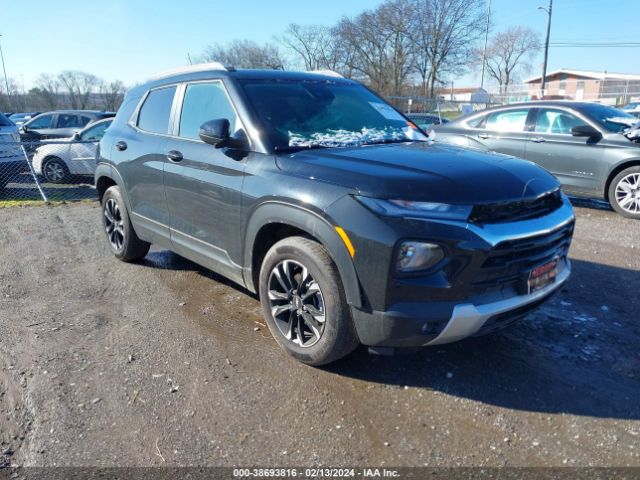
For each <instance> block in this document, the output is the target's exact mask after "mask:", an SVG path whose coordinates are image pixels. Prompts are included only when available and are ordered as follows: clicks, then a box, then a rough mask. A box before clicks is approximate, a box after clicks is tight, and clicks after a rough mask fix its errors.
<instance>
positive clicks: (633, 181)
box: [609, 167, 640, 219]
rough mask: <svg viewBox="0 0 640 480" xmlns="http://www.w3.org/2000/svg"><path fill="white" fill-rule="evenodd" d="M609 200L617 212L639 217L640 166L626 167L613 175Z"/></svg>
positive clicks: (630, 216)
mask: <svg viewBox="0 0 640 480" xmlns="http://www.w3.org/2000/svg"><path fill="white" fill-rule="evenodd" d="M609 202H610V203H611V206H612V207H613V209H614V210H615V211H616V212H618V213H619V214H621V215H623V216H625V217H627V218H634V219H640V167H631V168H627V169H626V170H623V171H622V172H620V173H619V174H618V175H616V176H615V177H614V179H613V180H612V181H611V185H609Z"/></svg>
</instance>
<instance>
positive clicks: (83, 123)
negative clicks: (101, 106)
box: [79, 115, 91, 127]
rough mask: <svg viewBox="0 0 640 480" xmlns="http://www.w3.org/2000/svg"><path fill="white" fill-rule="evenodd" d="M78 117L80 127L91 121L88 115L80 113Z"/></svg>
mask: <svg viewBox="0 0 640 480" xmlns="http://www.w3.org/2000/svg"><path fill="white" fill-rule="evenodd" d="M79 118H80V126H81V127H84V126H86V125H87V124H88V123H89V122H91V118H89V117H85V116H83V115H80V117H79Z"/></svg>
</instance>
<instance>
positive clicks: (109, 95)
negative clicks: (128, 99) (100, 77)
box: [99, 80, 126, 112]
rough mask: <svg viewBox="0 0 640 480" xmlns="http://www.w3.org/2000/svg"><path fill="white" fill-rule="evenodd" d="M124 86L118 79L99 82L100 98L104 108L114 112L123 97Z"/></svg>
mask: <svg viewBox="0 0 640 480" xmlns="http://www.w3.org/2000/svg"><path fill="white" fill-rule="evenodd" d="M125 92H126V88H125V86H124V83H122V82H121V81H120V80H115V81H113V82H100V87H99V93H100V99H101V100H102V104H103V107H104V109H105V110H107V111H112V112H115V111H116V110H118V108H119V107H120V105H121V104H122V100H123V99H124V94H125Z"/></svg>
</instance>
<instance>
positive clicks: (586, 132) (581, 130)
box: [571, 125, 602, 138]
mask: <svg viewBox="0 0 640 480" xmlns="http://www.w3.org/2000/svg"><path fill="white" fill-rule="evenodd" d="M571 135H573V136H574V137H588V138H599V137H601V136H602V134H601V133H600V132H599V131H598V130H596V129H595V128H593V127H592V126H591V125H578V126H575V127H573V128H572V129H571Z"/></svg>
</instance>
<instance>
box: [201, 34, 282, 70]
mask: <svg viewBox="0 0 640 480" xmlns="http://www.w3.org/2000/svg"><path fill="white" fill-rule="evenodd" d="M201 61H203V62H222V63H225V64H229V65H233V66H234V67H238V68H267V69H273V70H283V69H284V60H283V58H282V55H281V53H280V51H279V50H278V47H277V46H276V45H274V44H271V43H265V44H264V45H259V44H258V43H256V42H252V41H250V40H234V41H232V42H231V43H228V44H226V45H220V44H215V45H211V46H210V47H208V48H207V50H206V51H205V53H204V55H203V56H202V58H201Z"/></svg>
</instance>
